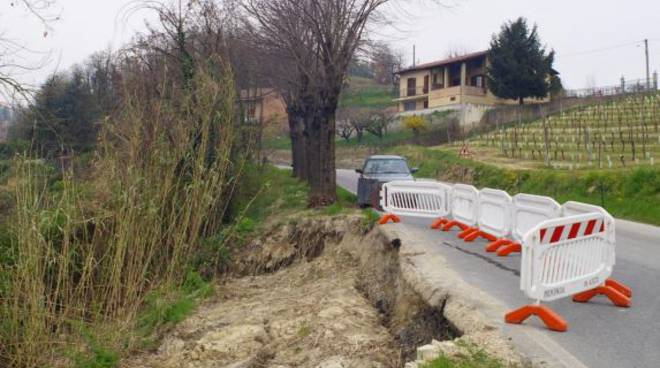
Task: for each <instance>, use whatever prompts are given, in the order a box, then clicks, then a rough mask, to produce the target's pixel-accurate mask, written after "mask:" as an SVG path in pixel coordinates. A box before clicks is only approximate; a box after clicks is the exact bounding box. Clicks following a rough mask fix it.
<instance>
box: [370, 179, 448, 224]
mask: <svg viewBox="0 0 660 368" xmlns="http://www.w3.org/2000/svg"><path fill="white" fill-rule="evenodd" d="M450 193H451V187H450V186H448V185H446V184H442V183H438V182H433V181H392V182H389V183H385V184H383V187H382V189H381V201H380V204H381V207H382V208H383V211H385V213H386V215H384V216H383V218H382V219H381V220H382V221H381V223H386V222H387V221H389V220H392V221H394V222H398V221H399V218H398V217H399V216H413V217H422V218H438V217H445V216H447V215H448V214H449V210H450V208H449V195H450Z"/></svg>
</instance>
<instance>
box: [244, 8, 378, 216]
mask: <svg viewBox="0 0 660 368" xmlns="http://www.w3.org/2000/svg"><path fill="white" fill-rule="evenodd" d="M388 2H389V0H306V1H299V0H246V2H245V7H246V9H247V10H248V12H249V14H250V17H251V19H252V20H253V24H254V27H255V29H256V30H257V31H256V32H255V35H256V36H257V37H258V39H259V40H260V41H262V42H264V43H266V44H268V45H270V47H272V48H276V49H279V50H280V51H281V52H282V54H283V55H284V56H285V57H287V58H288V59H289V60H291V61H292V63H293V65H294V75H295V78H290V80H291V81H293V82H294V84H297V86H295V88H294V92H293V93H291V96H292V97H294V98H295V100H296V101H298V102H302V103H300V104H299V106H300V107H301V108H302V109H301V110H303V112H302V113H301V116H302V118H303V121H304V132H303V135H304V136H305V157H306V164H307V170H306V171H307V175H308V182H309V185H310V189H311V190H310V198H309V204H310V206H322V205H327V204H331V203H333V202H335V201H336V173H335V143H334V137H335V132H336V123H335V113H336V110H337V105H338V102H339V94H340V92H341V89H342V85H343V82H344V77H345V73H346V69H347V67H348V65H349V62H350V61H351V59H352V58H353V56H354V54H355V51H356V50H357V48H358V47H359V46H360V45H361V44H362V42H363V36H364V32H365V27H366V26H367V23H368V22H369V21H370V20H372V19H375V17H378V16H379V14H378V13H377V11H378V9H379V8H381V7H382V6H383V5H384V4H386V3H388ZM294 155H295V154H294ZM294 164H295V162H294Z"/></svg>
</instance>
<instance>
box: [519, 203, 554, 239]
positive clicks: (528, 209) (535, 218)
mask: <svg viewBox="0 0 660 368" xmlns="http://www.w3.org/2000/svg"><path fill="white" fill-rule="evenodd" d="M559 216H561V206H560V205H559V203H557V202H556V201H555V200H554V199H552V198H550V197H544V196H538V195H533V194H524V193H521V194H517V195H515V196H514V197H513V231H512V236H513V238H514V239H515V240H516V241H521V240H522V239H523V237H524V236H525V235H526V234H527V232H528V231H529V230H530V229H532V228H533V227H535V226H537V225H538V224H540V223H541V222H543V221H546V220H550V219H554V218H557V217H559Z"/></svg>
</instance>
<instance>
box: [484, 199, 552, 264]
mask: <svg viewBox="0 0 660 368" xmlns="http://www.w3.org/2000/svg"><path fill="white" fill-rule="evenodd" d="M512 216H513V220H512V221H513V227H512V229H511V236H512V237H513V240H514V241H510V240H508V239H505V240H501V241H496V242H493V243H491V244H489V245H488V246H487V247H486V251H488V252H494V251H497V255H498V256H500V257H506V256H508V255H509V254H511V253H513V252H520V251H521V246H520V242H521V241H522V238H523V237H524V236H525V234H526V233H527V232H528V231H529V230H530V229H531V228H533V227H534V226H536V225H538V224H540V223H541V222H543V221H545V220H549V219H553V218H557V217H559V216H561V206H559V203H557V202H556V201H555V200H554V199H552V198H550V197H544V196H538V195H533V194H524V193H521V194H517V195H515V196H514V197H513V208H512Z"/></svg>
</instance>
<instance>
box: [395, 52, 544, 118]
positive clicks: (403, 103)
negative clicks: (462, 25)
mask: <svg viewBox="0 0 660 368" xmlns="http://www.w3.org/2000/svg"><path fill="white" fill-rule="evenodd" d="M487 65H488V51H479V52H474V53H470V54H466V55H462V56H457V57H452V58H449V59H444V60H439V61H434V62H430V63H426V64H420V65H416V66H413V67H410V68H407V69H403V70H401V71H399V73H398V74H399V76H400V82H399V83H400V88H399V91H400V92H399V98H397V99H395V101H396V102H398V104H399V112H400V113H413V112H418V113H419V112H423V111H424V110H430V111H435V110H445V109H457V110H460V109H463V108H465V107H466V106H469V107H470V108H472V109H474V107H475V106H477V107H479V110H485V109H488V108H490V107H492V106H494V105H498V104H516V103H518V101H516V100H505V99H500V98H498V97H496V96H495V95H494V94H493V93H492V92H491V91H490V90H489V89H488V86H487V83H486V66H487ZM547 101H548V99H528V100H527V99H526V100H525V102H526V103H529V102H531V103H539V102H547Z"/></svg>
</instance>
